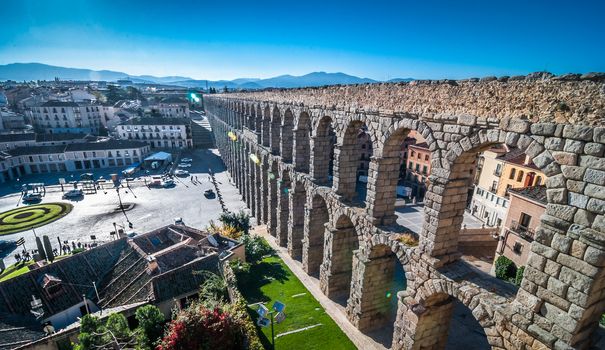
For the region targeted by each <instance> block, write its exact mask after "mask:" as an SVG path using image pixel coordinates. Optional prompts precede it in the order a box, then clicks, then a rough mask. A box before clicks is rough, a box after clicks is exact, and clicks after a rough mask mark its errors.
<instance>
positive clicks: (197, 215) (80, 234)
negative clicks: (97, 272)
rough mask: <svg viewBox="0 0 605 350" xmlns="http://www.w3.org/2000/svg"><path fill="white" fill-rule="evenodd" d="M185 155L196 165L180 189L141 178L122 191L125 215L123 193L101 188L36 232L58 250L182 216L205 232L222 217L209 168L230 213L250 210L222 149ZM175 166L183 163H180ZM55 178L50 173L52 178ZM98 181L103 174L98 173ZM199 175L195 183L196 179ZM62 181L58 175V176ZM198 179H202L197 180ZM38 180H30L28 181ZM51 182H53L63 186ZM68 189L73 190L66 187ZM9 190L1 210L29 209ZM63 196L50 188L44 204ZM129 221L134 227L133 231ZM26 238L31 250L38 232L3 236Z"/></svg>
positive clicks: (9, 257)
mask: <svg viewBox="0 0 605 350" xmlns="http://www.w3.org/2000/svg"><path fill="white" fill-rule="evenodd" d="M180 157H186V158H191V159H192V162H191V167H190V168H187V170H188V171H189V172H190V174H191V175H190V176H187V177H175V180H176V181H175V182H176V186H174V187H172V188H162V187H157V188H149V187H147V186H146V185H145V183H148V182H149V181H150V177H149V176H145V175H142V174H140V175H142V176H139V177H138V178H136V180H135V181H134V182H130V184H129V186H128V187H125V186H124V187H122V188H120V197H121V200H122V202H123V203H124V205H125V207H132V209H130V210H127V211H126V212H125V213H123V212H122V211H121V210H120V209H119V198H118V193H117V191H116V190H115V189H108V188H105V189H101V190H99V191H97V193H96V194H88V195H85V196H84V197H83V198H81V199H79V200H75V201H69V202H70V203H72V204H73V205H74V208H73V210H72V212H71V213H70V214H69V215H67V216H65V217H64V218H62V219H59V220H57V221H55V222H53V223H50V224H48V225H46V226H42V227H40V228H37V229H36V234H37V235H38V236H41V235H48V236H49V238H50V240H51V242H52V243H53V245H54V244H56V245H57V246H58V240H57V238H59V239H60V240H61V241H69V242H71V241H76V242H82V243H90V242H91V236H93V235H94V236H95V239H96V240H97V241H107V240H110V239H111V238H112V237H111V235H110V232H111V231H113V230H114V225H113V223H114V222H115V223H116V227H117V228H120V227H125V231H127V232H128V231H134V232H137V233H144V232H147V231H150V230H153V229H155V228H158V227H161V226H164V225H167V224H171V223H173V222H174V219H175V218H177V217H180V218H182V220H183V222H184V223H185V224H186V225H190V226H193V227H197V228H203V227H205V226H206V225H208V223H209V221H210V220H216V219H217V218H218V216H219V214H220V213H221V211H222V209H221V205H220V204H219V201H218V198H210V199H209V198H205V197H204V195H203V193H204V191H205V190H208V189H213V188H214V185H213V184H212V182H211V181H210V176H209V169H212V171H213V172H214V173H215V178H216V181H217V186H218V187H219V189H220V192H221V194H222V197H223V199H224V202H225V205H226V207H227V209H229V210H232V211H235V210H240V209H243V208H244V207H245V204H244V203H243V202H242V201H241V197H240V195H239V192H238V191H237V189H236V188H235V187H234V186H233V185H232V184H230V183H229V177H228V173H227V172H226V170H225V168H224V165H223V163H222V160H221V159H220V157H219V155H218V151H216V150H186V151H183V152H182V154H181V155H180ZM175 163H178V161H177V162H175ZM50 175H51V174H46V176H50ZM95 175H96V176H97V177H98V176H99V175H98V174H97V173H95ZM191 176H193V181H192V179H191ZM54 178H55V179H57V178H58V176H57V174H54ZM196 178H197V181H196V180H195V179H196ZM23 180H24V181H27V182H33V180H30V179H27V178H25V179H23ZM55 181H56V182H51V181H48V182H47V183H57V182H58V179H57V180H55ZM66 189H67V187H66ZM3 190H4V191H6V192H11V193H8V194H4V195H3V196H2V197H0V212H3V211H5V210H9V209H13V208H15V207H17V206H23V205H24V204H23V203H22V202H21V201H20V196H21V193H20V191H18V190H16V189H7V188H3ZM62 195H63V192H61V188H60V186H56V185H55V186H50V187H47V193H46V196H45V197H44V198H43V200H42V203H48V202H61V201H67V200H64V199H62ZM128 221H130V222H131V223H132V224H133V229H132V230H131V229H129V228H128ZM21 237H23V238H24V239H25V246H26V247H27V249H30V250H31V249H34V248H35V246H36V245H35V237H34V233H33V232H32V231H31V230H30V231H25V232H19V233H15V234H10V235H4V236H0V240H7V241H8V240H11V241H16V240H17V239H19V238H21ZM15 253H16V251H13V252H4V253H3V254H2V255H4V256H5V257H4V261H5V263H6V264H7V265H9V264H11V263H12V262H14V257H13V255H14V254H15Z"/></svg>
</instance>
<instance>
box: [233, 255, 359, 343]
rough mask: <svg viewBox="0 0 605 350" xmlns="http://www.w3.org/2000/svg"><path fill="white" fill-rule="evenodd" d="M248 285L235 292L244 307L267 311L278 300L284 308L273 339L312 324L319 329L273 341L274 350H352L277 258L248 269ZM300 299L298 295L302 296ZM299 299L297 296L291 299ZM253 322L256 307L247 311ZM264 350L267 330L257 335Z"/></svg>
mask: <svg viewBox="0 0 605 350" xmlns="http://www.w3.org/2000/svg"><path fill="white" fill-rule="evenodd" d="M249 277H250V278H248V281H243V279H240V281H239V283H240V284H239V289H240V291H241V293H242V294H243V296H244V298H246V301H247V303H248V304H254V303H258V302H264V303H265V305H266V306H267V307H268V308H271V306H272V305H273V302H275V301H276V300H279V301H281V302H283V303H284V304H286V310H285V311H286V315H287V317H286V319H285V321H283V322H282V323H280V324H275V334H276V336H277V335H278V334H280V333H284V332H288V331H293V330H297V329H301V328H303V327H308V326H312V325H316V324H321V326H318V327H315V328H311V329H308V330H304V331H301V332H298V333H292V334H287V335H284V336H281V337H278V338H276V339H275V343H276V344H275V348H276V349H278V350H281V349H287V350H296V349H356V347H355V345H354V344H353V343H352V342H351V341H350V340H349V338H348V337H347V336H346V335H345V334H344V333H343V332H342V331H341V330H340V328H339V327H338V326H337V325H336V323H335V322H334V321H333V320H332V319H331V318H330V316H328V314H326V312H325V311H324V309H323V307H322V306H321V305H320V304H319V302H318V301H317V300H315V298H314V297H313V295H311V293H310V292H309V291H308V290H307V289H306V288H305V287H304V286H303V284H302V283H301V282H300V280H299V279H298V278H296V276H294V274H293V273H292V271H290V269H289V268H288V267H287V266H286V265H285V264H284V262H283V261H282V260H281V259H280V258H279V257H277V256H271V257H266V258H264V259H263V260H262V261H261V262H259V263H257V264H255V265H252V267H251V268H250V275H249ZM303 293H304V295H300V294H303ZM295 295H299V296H295ZM250 312H251V315H252V319H253V320H254V322H256V320H257V319H258V314H257V313H256V306H252V307H251V309H250ZM259 335H260V338H261V341H262V342H263V345H265V348H266V349H271V345H270V342H271V327H270V326H268V327H264V328H262V332H261V333H259Z"/></svg>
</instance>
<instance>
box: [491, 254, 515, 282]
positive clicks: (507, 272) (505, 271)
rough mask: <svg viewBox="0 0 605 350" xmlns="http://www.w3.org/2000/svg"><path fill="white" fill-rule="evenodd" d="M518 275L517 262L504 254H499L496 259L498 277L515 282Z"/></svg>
mask: <svg viewBox="0 0 605 350" xmlns="http://www.w3.org/2000/svg"><path fill="white" fill-rule="evenodd" d="M516 276H517V266H515V263H514V262H513V261H512V260H510V259H509V258H507V257H505V256H504V255H501V256H499V257H498V259H496V277H497V278H499V279H501V280H504V281H508V282H513V283H514V282H515V277H516Z"/></svg>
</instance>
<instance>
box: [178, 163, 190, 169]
mask: <svg viewBox="0 0 605 350" xmlns="http://www.w3.org/2000/svg"><path fill="white" fill-rule="evenodd" d="M178 167H179V168H189V167H191V164H189V163H179V165H178Z"/></svg>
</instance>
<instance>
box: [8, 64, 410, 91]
mask: <svg viewBox="0 0 605 350" xmlns="http://www.w3.org/2000/svg"><path fill="white" fill-rule="evenodd" d="M55 78H59V79H61V80H95V81H111V82H113V81H117V80H120V79H128V80H131V81H132V82H134V83H140V84H164V85H174V86H182V87H188V88H205V87H206V86H208V87H214V88H217V89H222V88H224V87H225V86H226V87H227V88H229V89H263V88H271V87H274V88H295V87H306V86H322V85H336V84H362V83H377V82H379V81H377V80H372V79H368V78H360V77H356V76H353V75H348V74H345V73H326V72H313V73H309V74H305V75H301V76H293V75H280V76H277V77H273V78H268V79H259V78H239V79H233V80H199V79H198V80H196V79H191V78H189V77H181V76H169V77H155V76H152V75H139V76H132V75H128V74H126V73H123V72H116V71H110V70H98V71H97V70H91V69H82V68H66V67H58V66H51V65H47V64H42V63H11V64H6V65H0V81H4V80H15V81H31V80H54V79H55ZM411 80H414V79H412V78H397V79H391V80H389V82H401V81H411ZM206 84H207V85H206Z"/></svg>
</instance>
